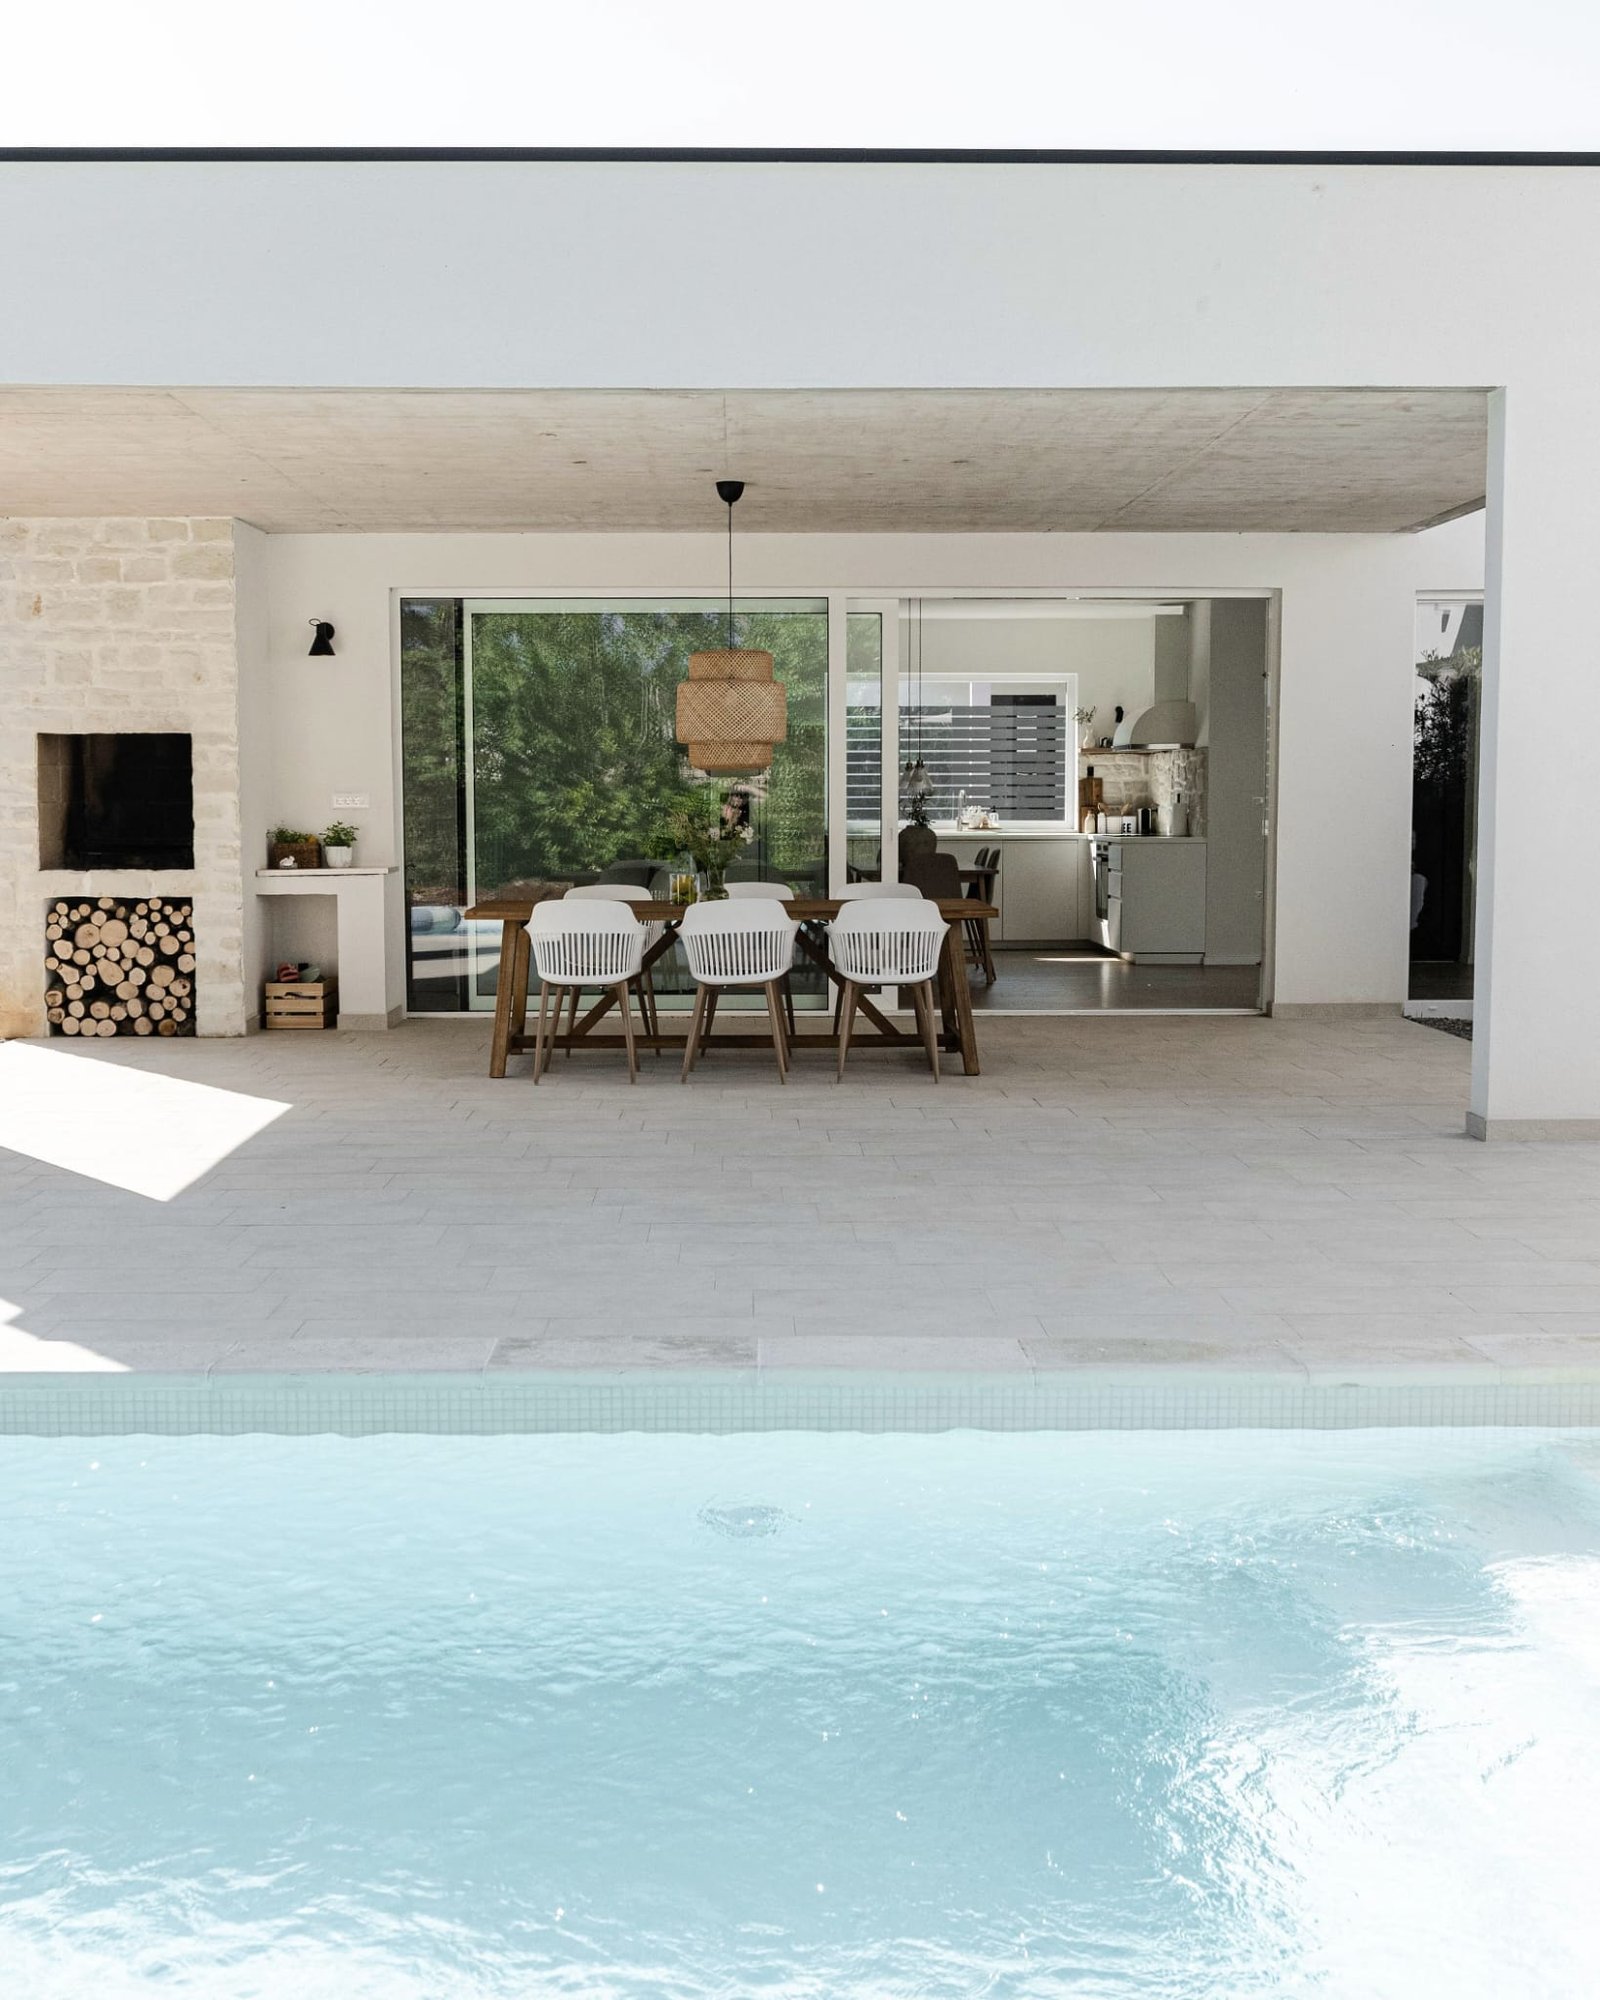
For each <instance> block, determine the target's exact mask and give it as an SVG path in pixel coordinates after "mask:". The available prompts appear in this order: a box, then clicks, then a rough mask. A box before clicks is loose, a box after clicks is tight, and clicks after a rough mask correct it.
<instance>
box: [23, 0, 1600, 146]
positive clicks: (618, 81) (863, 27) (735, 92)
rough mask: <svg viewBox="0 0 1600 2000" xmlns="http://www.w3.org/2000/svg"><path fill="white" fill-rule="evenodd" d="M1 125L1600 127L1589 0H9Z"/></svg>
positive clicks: (37, 130)
mask: <svg viewBox="0 0 1600 2000" xmlns="http://www.w3.org/2000/svg"><path fill="white" fill-rule="evenodd" d="M0 19H3V27H0V62H3V65H4V70H5V75H6V82H5V88H4V91H3V93H0V145H5V146H49V145H95V146H119V145H208V146H209V145H279V146H294V145H410V146H427V145H499V146H512V145H521V146H606V145H627V146H651V145H691V146H738V145H764V146H765V145H770V146H1061V147H1076V146H1084V147H1100V146H1112V147H1115V146H1142V147H1163V148H1166V147H1172V148H1185V147H1212V146H1230V147H1231V146H1239V147H1274V148H1289V147H1335V148H1346V147H1369V148H1397V147H1399V148H1408V149H1430V148H1518V149H1530V148H1538V149H1584V150H1600V4H1597V0H1587V4H1585V0H1104V3H1103V4H1100V5H1093V6H1086V5H1081V4H1077V0H1055V4H1050V0H803V3H802V4H797V0H561V3H560V4H550V0H521V4H516V0H425V4H424V0H261V4H257V5H255V6H251V7H244V6H238V7H234V6H228V5H220V6H219V5H218V4H217V0H150V4H144V5H139V4H135V3H134V0H115V4H112V0H55V4H54V5H50V4H47V0H35V4H33V5H31V6H27V7H24V6H23V5H22V4H20V0H13V4H11V5H10V6H8V7H6V8H5V10H4V14H3V17H0Z"/></svg>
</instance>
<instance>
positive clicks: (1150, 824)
mask: <svg viewBox="0 0 1600 2000" xmlns="http://www.w3.org/2000/svg"><path fill="white" fill-rule="evenodd" d="M1155 830H1156V809H1155V807H1154V806H1140V808H1139V831H1140V832H1141V833H1154V832H1155Z"/></svg>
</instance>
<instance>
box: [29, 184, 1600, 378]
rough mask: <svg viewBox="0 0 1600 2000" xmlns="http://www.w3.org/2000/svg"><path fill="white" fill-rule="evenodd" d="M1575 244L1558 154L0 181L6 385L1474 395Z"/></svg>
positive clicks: (1582, 299) (1568, 361) (1564, 344)
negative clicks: (1532, 161)
mask: <svg viewBox="0 0 1600 2000" xmlns="http://www.w3.org/2000/svg"><path fill="white" fill-rule="evenodd" d="M1597 238H1600V175H1595V174H1593V173H1590V172H1587V171H1585V170H1584V169H1583V168H1581V167H1578V168H1565V169H1561V168H1474V167H1459V168H1445V167H1432V168H1427V169H1407V168H1393V167H1389V168H1384V167H1361V166H1328V165H1323V164H1318V163H1315V162H1308V163H1304V164H1294V165H1283V166H1263V165H1255V166H1216V167H1196V166H1191V165H1186V164H1182V163H1171V164H1160V165H1103V166H1102V165H1090V164H1076V165H1071V166H1059V165H1057V166H1049V165H1046V166H1010V165H1005V166H977V167H974V166H960V165H955V166H939V165H887V164H864V165H806V164H781V163H769V164H756V165H752V164H749V163H740V164H734V163H704V164H693V163H667V162H648V161H647V162H632V163H630V162H460V161H456V162H425V161H407V162H360V161H346V162H320V163H296V162H276V163H273V162H243V161H234V162H202V163H197V164H180V163H161V162H144V163H135V164H128V163H117V162H107V163H91V162H80V163H75V164H70V165H46V164H32V163H26V162H10V163H0V242H4V243H5V245H6V248H7V259H8V265H9V268H10V269H11V270H12V271H13V272H44V271H47V272H48V273H49V274H50V282H49V284H48V285H40V286H33V287H30V288H29V293H28V299H27V311H26V312H25V313H13V314H9V315H6V316H4V318H3V319H0V381H13V382H41V383H42V382H86V383H87V382H106V383H183V384H202V383H220V384H235V385H242V384H258V383H259V384H302V385H308V386H332V385H340V384H351V385H361V384H366V385H369V386H380V387H396V386H406V385H432V386H437V387H452V386H461V387H471V386H475V385H476V386H490V387H505V386H514V385H516V384H519V383H523V384H527V383H531V384H539V385H542V386H545V387H560V386H566V385H570V386H574V387H584V386H612V387H646V386H669V387H692V386H704V387H708V388H734V387H742V386H750V387H792V388H799V387H806V386H810V385H817V386H824V387H847V386H862V387H879V386H885V385H890V386H894V385H898V386H903V387H921V386H926V387H935V388H942V387H950V386H962V387H982V386H986V385H995V386H1001V387H1030V388H1036V387H1047V386H1050V385H1052V384H1065V385H1070V386H1081V387H1098V386H1116V385H1123V386H1130V387H1138V388H1153V387H1160V386H1162V385H1164V384H1171V385H1174V386H1198V385H1233V386H1247V387H1248V386H1256V385H1267V384H1292V385H1297V386H1298V385H1308V384H1362V383H1367V384H1382V385H1386V386H1393V385H1396V384H1401V385H1405V384H1433V385H1444V384H1456V385H1477V386H1488V385H1490V384H1494V383H1505V382H1515V381H1516V380H1517V379H1518V378H1519V377H1521V378H1523V379H1528V380H1531V381H1536V380H1538V379H1539V378H1540V377H1541V376H1542V375H1544V374H1546V373H1548V372H1549V370H1550V369H1551V367H1552V366H1553V365H1556V364H1558V363H1561V362H1563V361H1564V363H1565V365H1569V366H1571V367H1572V368H1573V369H1574V370H1577V369H1579V368H1580V367H1581V366H1582V355H1581V352H1580V344H1581V334H1580V329H1582V328H1584V327H1585V326H1586V325H1592V324H1593V321H1594V317H1595V310H1596V307H1597V305H1600V268H1597V266H1596V261H1595V259H1594V258H1593V257H1592V256H1589V255H1587V254H1585V252H1586V247H1587V246H1588V245H1590V244H1592V243H1593V242H1594V241H1596V240H1597ZM707 272H716V273H718V274H719V278H718V282H716V283H708V282H707V278H706V274H707ZM1474 273H1483V274H1491V275H1490V276H1489V277H1487V278H1486V281H1485V282H1483V283H1478V284H1474V283H1472V274H1474ZM730 294H731V296H730ZM1468 295H1470V296H1468ZM1428 299H1433V300H1449V301H1455V300H1462V301H1463V303H1461V304H1459V305H1441V306H1438V307H1436V308H1431V309H1430V308H1428V307H1426V306H1421V305H1419V304H1418V303H1417V302H1418V301H1419V300H1428ZM175 301H181V304H182V309H181V310H174V302H175ZM640 302H643V309H641V304H640ZM108 323H109V324H110V325H112V326H114V328H115V338H108V337H107V330H108ZM1563 348H1565V350H1566V352H1565V355H1563V353H1562V350H1563Z"/></svg>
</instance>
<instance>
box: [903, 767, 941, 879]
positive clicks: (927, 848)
mask: <svg viewBox="0 0 1600 2000" xmlns="http://www.w3.org/2000/svg"><path fill="white" fill-rule="evenodd" d="M932 797H933V774H932V773H931V772H930V771H929V769H928V767H927V765H926V764H924V763H923V761H922V759H921V758H920V757H916V758H913V759H911V760H910V761H908V762H907V764H906V766H905V768H904V770H903V771H902V772H901V773H900V800H901V804H902V806H903V808H904V810H905V813H906V816H907V819H908V820H909V822H910V824H909V825H907V826H903V827H902V828H901V829H900V839H899V842H898V845H899V849H900V859H901V860H902V861H910V860H915V859H919V858H920V857H921V856H923V855H927V854H932V853H933V852H934V850H935V849H936V848H937V847H938V845H939V836H938V835H937V834H936V833H935V832H934V830H933V823H932V821H931V820H930V819H929V818H928V801H929V800H930V799H931V798H932Z"/></svg>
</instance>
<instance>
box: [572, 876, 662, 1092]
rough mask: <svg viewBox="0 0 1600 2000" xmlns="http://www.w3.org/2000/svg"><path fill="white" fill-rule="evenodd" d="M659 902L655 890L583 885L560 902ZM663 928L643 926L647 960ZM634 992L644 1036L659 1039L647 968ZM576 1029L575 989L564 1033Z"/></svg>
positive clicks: (657, 1015)
mask: <svg viewBox="0 0 1600 2000" xmlns="http://www.w3.org/2000/svg"><path fill="white" fill-rule="evenodd" d="M658 900H660V899H658V898H657V896H656V894H655V892H654V890H651V889H640V888H636V887H635V886H634V884H633V883H631V882H585V883H583V884H582V886H581V887H579V888H576V889H569V890H568V891H567V893H566V895H565V896H564V897H563V898H562V901H563V902H567V903H571V902H584V901H588V902H591V903H653V902H656V901H658ZM666 928H667V927H666V925H665V924H664V923H661V922H659V921H658V920H654V919H653V920H652V921H651V922H649V923H647V924H646V925H645V927H644V955H645V957H646V958H648V957H649V956H650V954H651V952H653V951H654V950H655V948H656V946H657V945H658V944H659V943H660V942H661V939H662V936H663V934H664V933H665V931H666ZM634 991H635V992H636V993H637V994H638V996H639V1012H640V1013H641V1014H642V1015H643V1016H644V1031H645V1033H646V1034H647V1035H651V1036H659V1034H660V1033H661V1010H660V1008H659V1007H658V1006H657V1005H656V982H655V974H654V973H653V972H652V971H651V970H650V968H649V967H648V966H646V967H645V968H644V970H643V971H642V972H641V973H640V975H639V981H638V984H637V985H636V986H635V988H634ZM577 1025H578V994H577V989H576V988H574V989H573V994H572V1013H571V1017H570V1019H569V1020H568V1022H567V1033H568V1034H569V1035H570V1034H571V1033H572V1030H573V1029H574V1028H575V1027H576V1026H577ZM660 1053H661V1045H660V1043H659V1041H658V1042H657V1043H656V1054H657V1055H658V1056H659V1055H660ZM567 1054H568V1055H569V1056H570V1055H571V1054H572V1049H571V1046H570V1044H569V1046H568V1048H567Z"/></svg>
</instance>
